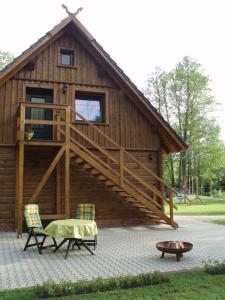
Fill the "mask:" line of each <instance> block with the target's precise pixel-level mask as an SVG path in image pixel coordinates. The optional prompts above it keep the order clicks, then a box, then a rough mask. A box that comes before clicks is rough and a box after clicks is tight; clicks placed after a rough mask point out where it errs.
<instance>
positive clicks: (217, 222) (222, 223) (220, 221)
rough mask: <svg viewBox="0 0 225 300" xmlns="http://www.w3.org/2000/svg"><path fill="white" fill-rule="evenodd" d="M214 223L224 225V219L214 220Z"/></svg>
mask: <svg viewBox="0 0 225 300" xmlns="http://www.w3.org/2000/svg"><path fill="white" fill-rule="evenodd" d="M214 223H216V224H219V225H225V220H215V221H214Z"/></svg>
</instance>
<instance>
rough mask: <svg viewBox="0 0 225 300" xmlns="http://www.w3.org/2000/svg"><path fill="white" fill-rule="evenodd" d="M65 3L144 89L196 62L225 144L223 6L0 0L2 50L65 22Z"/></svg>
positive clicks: (181, 0)
mask: <svg viewBox="0 0 225 300" xmlns="http://www.w3.org/2000/svg"><path fill="white" fill-rule="evenodd" d="M62 3H64V4H66V5H67V6H68V8H69V10H70V11H71V12H75V11H76V10H77V8H79V7H83V11H82V12H81V13H80V14H79V16H78V19H79V20H80V21H81V22H82V23H83V25H84V26H85V27H86V28H87V29H88V30H89V31H90V33H91V34H92V35H93V36H94V37H95V38H96V40H97V41H98V42H99V43H100V44H101V45H102V46H103V47H104V49H105V50H106V51H107V52H108V53H109V54H110V56H111V57H112V58H113V59H114V60H115V61H116V62H117V64H118V65H119V66H120V67H121V68H122V69H123V70H124V71H125V73H126V74H127V75H128V76H129V77H130V78H131V80H132V81H133V82H134V83H135V84H136V85H137V86H138V88H140V89H142V88H144V86H145V82H146V79H147V74H150V73H151V72H153V71H154V69H155V67H156V66H158V67H161V68H162V69H164V70H166V71H169V70H171V69H172V68H174V67H175V65H176V63H177V62H178V61H180V60H181V59H182V58H183V57H184V56H190V57H191V58H193V59H196V60H197V61H198V62H199V63H200V64H201V65H202V66H203V68H204V72H205V74H206V75H208V76H209V77H210V79H211V83H210V84H211V88H212V90H213V94H214V95H215V97H216V101H217V102H218V103H220V104H219V105H218V108H217V111H216V112H215V116H216V118H217V120H218V123H219V124H220V126H221V129H222V132H221V138H222V139H223V140H224V141H225V88H224V86H225V84H224V83H225V76H224V70H225V42H224V30H225V17H224V13H225V1H224V0H139V1H136V0H0V50H3V51H10V52H12V53H13V54H14V55H16V56H17V55H19V54H20V53H21V52H22V51H24V50H25V49H27V48H28V47H29V46H30V45H31V44H33V43H34V42H36V40H37V39H38V38H40V37H41V36H43V35H44V34H45V33H46V32H47V31H49V30H50V29H52V27H54V26H55V25H56V24H58V23H59V22H60V21H61V20H62V19H64V18H65V17H66V16H67V14H66V12H65V11H64V10H63V9H62V7H61V4H62Z"/></svg>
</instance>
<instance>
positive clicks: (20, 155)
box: [16, 104, 25, 237]
mask: <svg viewBox="0 0 225 300" xmlns="http://www.w3.org/2000/svg"><path fill="white" fill-rule="evenodd" d="M19 128H20V133H19V141H18V152H17V164H16V167H17V169H18V170H17V171H16V193H17V195H16V199H17V200H16V204H17V205H16V228H17V237H19V236H22V231H23V189H24V178H23V177H24V132H25V107H24V105H23V104H21V108H20V121H19Z"/></svg>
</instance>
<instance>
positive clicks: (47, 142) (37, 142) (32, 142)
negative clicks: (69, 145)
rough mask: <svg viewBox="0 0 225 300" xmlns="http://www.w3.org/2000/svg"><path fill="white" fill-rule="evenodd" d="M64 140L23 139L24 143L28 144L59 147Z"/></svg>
mask: <svg viewBox="0 0 225 300" xmlns="http://www.w3.org/2000/svg"><path fill="white" fill-rule="evenodd" d="M64 144H65V142H57V141H34V140H31V141H24V145H29V146H51V147H59V146H63V145H64Z"/></svg>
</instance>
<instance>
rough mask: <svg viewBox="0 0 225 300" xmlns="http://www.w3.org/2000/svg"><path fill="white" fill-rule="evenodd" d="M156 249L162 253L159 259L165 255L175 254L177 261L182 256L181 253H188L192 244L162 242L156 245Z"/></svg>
mask: <svg viewBox="0 0 225 300" xmlns="http://www.w3.org/2000/svg"><path fill="white" fill-rule="evenodd" d="M156 248H157V249H158V250H159V251H162V256H161V258H163V257H164V254H165V253H172V254H176V256H177V261H180V258H181V257H182V256H183V253H185V252H188V251H190V250H191V249H192V248H193V244H191V243H188V242H181V241H164V242H159V243H157V244H156Z"/></svg>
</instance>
